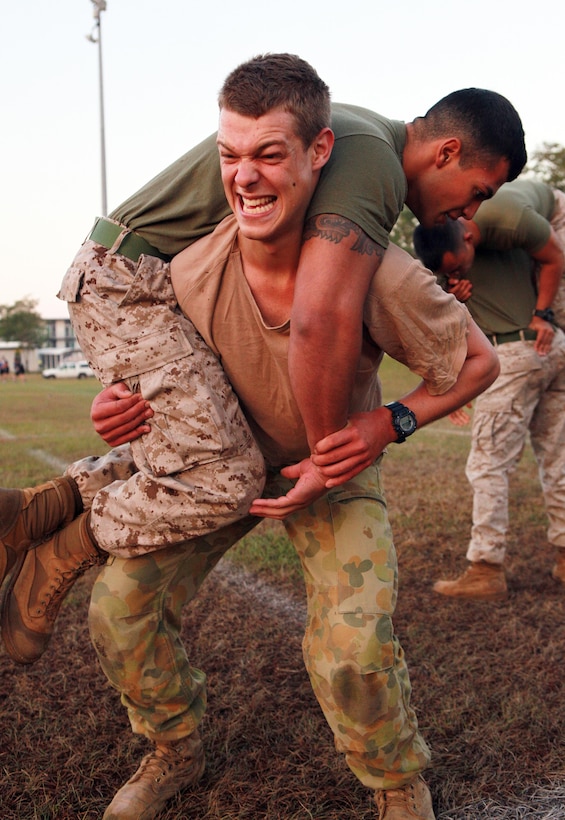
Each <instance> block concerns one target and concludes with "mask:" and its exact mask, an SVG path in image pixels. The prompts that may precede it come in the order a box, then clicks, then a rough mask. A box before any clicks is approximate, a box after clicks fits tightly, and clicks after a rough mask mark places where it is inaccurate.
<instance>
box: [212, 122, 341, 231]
mask: <svg viewBox="0 0 565 820" xmlns="http://www.w3.org/2000/svg"><path fill="white" fill-rule="evenodd" d="M327 130H328V132H329V129H327ZM329 133H330V134H331V132H329ZM217 143H218V149H219V152H220V167H221V173H222V182H223V184H224V190H225V193H226V197H227V200H228V203H229V205H230V207H231V209H232V211H233V212H234V214H235V216H236V218H237V221H238V225H239V229H240V232H241V233H242V234H243V236H245V237H247V238H249V239H257V240H260V241H271V240H274V239H276V238H278V237H279V236H281V235H284V234H286V233H287V232H288V231H289V230H294V229H297V230H302V225H303V223H304V217H305V214H306V209H307V207H308V203H309V201H310V198H311V196H312V193H313V191H314V188H315V186H316V183H317V180H318V175H317V173H316V172H317V171H318V170H319V169H320V168H321V167H322V166H323V165H324V164H325V162H326V161H327V158H328V157H329V153H328V157H326V158H325V159H324V158H323V157H322V156H321V155H319V154H318V150H317V147H316V141H314V143H313V144H312V145H311V146H309V147H308V148H305V147H304V144H303V142H302V140H301V139H300V138H299V137H298V136H297V134H296V128H295V119H294V116H293V115H292V114H290V113H289V112H287V111H284V110H283V109H281V108H277V109H274V110H272V111H269V112H268V113H267V114H264V115H263V116H261V117H257V118H254V117H248V116H244V115H242V114H238V113H236V112H234V111H230V110H229V109H222V111H221V113H220V123H219V129H218V138H217ZM332 144H333V143H332Z"/></svg>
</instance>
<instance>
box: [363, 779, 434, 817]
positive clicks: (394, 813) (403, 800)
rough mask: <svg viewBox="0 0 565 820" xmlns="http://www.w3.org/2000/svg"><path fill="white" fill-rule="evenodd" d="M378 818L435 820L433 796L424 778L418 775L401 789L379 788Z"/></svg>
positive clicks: (377, 796)
mask: <svg viewBox="0 0 565 820" xmlns="http://www.w3.org/2000/svg"><path fill="white" fill-rule="evenodd" d="M375 803H376V804H377V811H378V815H377V820H435V817H436V816H435V814H434V810H433V807H432V796H431V794H430V790H429V789H428V787H427V785H426V783H425V781H424V779H423V778H422V777H417V778H416V779H415V780H413V781H412V782H411V783H408V785H407V786H404V787H403V788H401V789H377V791H376V792H375Z"/></svg>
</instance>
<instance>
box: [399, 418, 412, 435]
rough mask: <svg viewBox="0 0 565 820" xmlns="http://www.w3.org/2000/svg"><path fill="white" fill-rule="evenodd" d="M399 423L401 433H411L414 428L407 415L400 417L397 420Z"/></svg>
mask: <svg viewBox="0 0 565 820" xmlns="http://www.w3.org/2000/svg"><path fill="white" fill-rule="evenodd" d="M399 422H400V428H401V430H402V432H403V433H411V432H412V431H413V430H414V429H415V428H416V425H415V424H414V420H413V419H412V416H409V415H408V414H406V415H405V416H401V417H400V418H399Z"/></svg>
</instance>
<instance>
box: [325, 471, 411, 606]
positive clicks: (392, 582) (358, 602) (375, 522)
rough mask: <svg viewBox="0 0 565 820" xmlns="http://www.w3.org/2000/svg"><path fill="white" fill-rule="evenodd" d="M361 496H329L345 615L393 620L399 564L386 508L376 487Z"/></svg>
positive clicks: (335, 493)
mask: <svg viewBox="0 0 565 820" xmlns="http://www.w3.org/2000/svg"><path fill="white" fill-rule="evenodd" d="M363 490H364V492H363V494H362V495H360V494H359V493H358V492H355V490H354V489H352V490H349V489H346V490H341V491H340V489H339V488H337V490H332V491H331V492H330V493H329V496H330V499H329V502H330V511H331V516H332V521H333V527H334V538H335V549H336V558H337V569H338V581H337V583H338V588H337V605H338V612H340V613H341V614H346V613H350V614H351V615H352V616H355V615H359V616H361V615H369V614H372V615H392V613H393V612H394V608H395V606H396V596H397V580H398V578H397V561H396V551H395V548H394V544H393V540H392V531H391V528H390V524H389V521H388V514H387V509H386V503H385V500H384V497H383V495H382V494H381V492H380V488H379V486H378V484H375V487H374V490H373V491H371V490H370V489H369V488H368V487H367V485H366V484H365V485H364V487H363Z"/></svg>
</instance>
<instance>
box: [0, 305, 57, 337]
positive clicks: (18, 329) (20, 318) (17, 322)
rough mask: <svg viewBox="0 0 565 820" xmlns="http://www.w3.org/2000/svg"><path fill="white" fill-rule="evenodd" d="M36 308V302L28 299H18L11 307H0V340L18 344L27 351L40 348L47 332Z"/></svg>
mask: <svg viewBox="0 0 565 820" xmlns="http://www.w3.org/2000/svg"><path fill="white" fill-rule="evenodd" d="M36 307H37V302H36V301H35V300H34V299H30V298H26V299H20V300H19V301H17V302H14V304H13V305H0V339H3V340H4V341H6V342H20V344H21V346H22V347H23V348H28V349H30V348H34V347H41V345H42V344H43V343H44V342H45V339H46V338H47V331H46V328H45V322H44V320H43V319H42V318H41V316H40V315H39V313H38V312H37V310H36Z"/></svg>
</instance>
